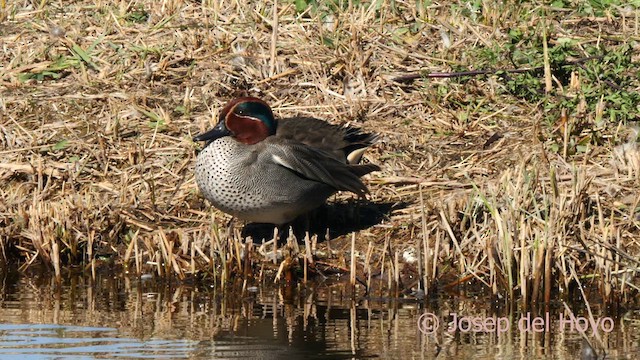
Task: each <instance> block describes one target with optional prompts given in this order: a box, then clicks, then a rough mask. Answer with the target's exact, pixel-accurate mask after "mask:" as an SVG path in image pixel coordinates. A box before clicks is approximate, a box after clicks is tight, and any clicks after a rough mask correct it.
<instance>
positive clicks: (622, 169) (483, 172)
mask: <svg viewBox="0 0 640 360" xmlns="http://www.w3.org/2000/svg"><path fill="white" fill-rule="evenodd" d="M392 3H393V4H392V5H393V6H391V5H390V4H388V3H387V2H382V3H381V4H382V7H380V8H377V5H376V4H377V3H376V2H374V3H373V4H372V5H367V4H359V5H354V4H351V3H350V2H349V4H350V5H347V4H346V3H345V6H344V8H343V9H338V10H337V11H331V10H329V9H327V8H325V7H323V6H320V7H319V9H317V10H313V9H308V10H307V11H305V12H303V13H299V12H297V11H296V8H295V6H294V4H293V3H292V2H288V1H282V2H279V5H278V7H277V10H278V11H277V13H275V12H274V11H273V8H272V6H270V5H262V4H254V5H248V4H246V3H245V2H244V1H228V2H227V1H213V0H208V1H202V2H199V1H186V0H163V1H155V2H152V1H145V0H140V1H115V2H112V1H95V2H85V1H42V2H39V1H13V2H10V3H9V2H8V3H5V2H2V3H1V4H0V5H2V6H1V8H0V11H1V12H2V13H1V14H0V18H1V19H3V20H2V22H1V23H0V33H2V38H1V40H0V41H1V45H2V47H3V50H4V51H3V52H2V54H0V57H1V60H0V64H1V65H0V89H1V91H2V92H1V95H0V116H1V117H0V153H1V154H2V157H1V158H0V178H1V180H2V182H3V186H2V188H0V227H1V229H0V239H1V241H2V258H3V259H4V260H5V262H7V263H8V264H17V265H20V266H22V268H26V267H29V266H30V265H31V264H33V263H44V264H48V265H49V266H50V267H51V268H52V269H54V270H55V272H56V273H57V274H59V276H61V275H60V274H61V273H63V272H64V271H65V269H67V268H70V267H71V266H73V265H82V266H83V267H84V269H85V270H89V269H91V270H92V271H93V272H94V274H95V271H96V268H98V269H100V266H101V264H104V263H107V264H115V265H122V266H124V268H125V269H127V270H130V271H133V272H137V273H138V274H140V273H148V272H150V271H153V272H156V273H157V274H159V275H161V276H164V275H171V276H177V277H178V278H180V279H185V278H189V277H193V276H197V277H207V276H210V277H214V278H216V281H223V282H224V281H227V280H228V279H229V278H230V276H232V275H234V274H242V275H244V276H245V277H246V278H250V277H251V276H260V277H262V276H263V275H265V274H268V273H269V272H268V271H269V270H270V271H271V272H270V274H275V273H276V271H277V273H278V275H282V274H284V275H285V278H287V279H291V278H292V277H296V276H298V275H297V274H298V273H297V270H298V269H301V268H302V265H300V264H301V262H298V261H297V259H298V257H301V258H302V257H304V258H307V259H308V260H310V261H309V262H308V264H307V262H305V263H304V264H305V265H304V269H305V274H306V269H307V265H309V266H310V267H311V268H313V269H315V270H316V271H320V270H324V271H327V270H330V269H331V270H334V271H347V270H346V269H348V268H349V266H350V265H348V263H349V261H348V260H346V259H350V256H352V254H349V253H350V248H351V239H352V237H351V236H350V235H346V236H342V237H340V238H338V239H334V240H332V241H329V242H324V241H318V244H317V249H315V248H314V251H313V253H314V255H315V260H316V261H315V262H313V261H312V260H311V259H309V256H310V254H311V251H300V249H299V248H298V245H297V243H290V244H289V245H288V246H281V247H282V248H281V249H275V248H273V247H272V246H270V245H269V244H266V245H264V246H255V247H254V248H253V250H251V249H247V248H246V246H245V241H244V240H243V239H241V238H240V236H239V229H236V230H231V229H226V227H225V226H224V224H225V223H226V222H227V221H228V217H227V216H226V215H224V214H222V213H220V212H218V211H216V210H215V209H211V208H210V207H209V206H208V204H206V203H205V202H204V200H203V199H202V198H201V196H200V195H199V194H198V191H197V187H196V185H195V182H194V178H193V164H194V157H195V153H196V150H197V148H198V146H199V145H198V144H195V143H193V142H192V141H191V138H192V136H193V135H195V134H196V133H199V132H201V131H203V130H205V129H207V128H209V127H211V126H212V125H213V124H214V123H215V122H216V118H217V112H218V110H219V109H220V107H221V105H222V104H223V103H225V102H226V101H228V100H229V99H230V98H232V97H234V96H237V95H241V94H247V93H248V94H251V95H254V96H259V97H262V98H264V99H265V100H266V101H268V102H269V103H271V104H272V106H273V108H274V111H275V113H276V114H277V115H279V116H292V115H304V116H314V117H319V118H324V119H328V120H330V121H332V122H335V123H344V122H351V123H353V124H355V125H357V126H361V127H362V128H364V129H365V130H367V131H375V132H378V133H380V134H381V138H382V141H381V142H380V143H379V144H378V145H377V146H376V147H375V148H373V149H371V151H369V152H368V153H367V155H366V158H367V159H368V160H369V161H371V162H374V163H376V164H379V165H380V166H381V167H382V168H383V170H382V171H381V172H378V173H375V174H372V175H371V176H370V177H369V178H368V183H369V185H370V188H371V196H370V200H371V202H372V203H374V204H391V205H394V206H393V207H392V210H391V211H390V213H389V214H388V216H387V217H385V219H384V221H382V222H381V223H379V224H378V225H375V226H372V227H369V228H365V229H361V230H360V231H358V233H357V234H355V248H356V251H355V252H354V253H353V258H354V259H355V261H356V262H357V263H356V264H355V265H356V266H355V268H356V272H357V273H358V278H359V279H361V280H362V282H367V283H368V284H369V286H370V289H372V290H373V291H377V290H380V291H382V293H383V294H389V293H388V292H387V291H388V290H390V289H395V291H397V293H398V294H399V293H400V291H405V292H407V291H408V289H410V288H418V287H421V288H424V289H427V291H434V290H436V289H439V288H442V286H443V285H444V286H445V289H446V288H450V287H451V286H454V285H465V284H471V285H472V287H471V288H473V289H477V288H478V287H476V285H477V286H480V289H486V291H488V292H490V293H493V294H495V295H500V296H506V297H507V298H509V299H511V300H516V299H519V300H518V301H521V303H522V304H523V305H525V306H526V305H527V304H529V303H530V302H532V301H533V302H535V301H542V300H545V301H550V300H552V299H556V298H561V297H563V298H567V299H570V298H572V296H573V295H576V296H578V295H579V294H580V292H576V291H575V289H576V287H580V286H583V285H584V286H585V287H587V288H589V289H591V290H597V292H587V297H588V298H589V300H597V299H602V300H603V301H604V302H613V301H618V302H621V303H633V302H634V301H636V302H637V298H638V297H637V295H638V292H639V290H640V276H639V273H638V272H639V270H640V260H639V258H640V240H639V239H640V230H639V225H640V221H639V219H638V205H639V202H640V195H639V193H638V191H637V189H638V186H639V185H640V149H639V148H638V143H637V142H636V138H637V134H635V130H634V129H633V128H632V127H630V126H628V125H627V124H626V123H624V122H619V121H616V120H615V119H610V118H608V117H607V115H606V114H607V112H606V107H607V106H608V104H606V103H604V102H603V103H602V104H599V106H600V107H599V108H598V109H597V111H589V110H588V109H586V108H585V107H584V106H583V107H582V108H579V110H578V111H577V112H576V113H570V114H569V115H568V116H560V115H559V114H557V115H554V114H555V113H554V112H553V111H545V110H544V105H545V104H544V103H543V102H540V101H537V102H536V101H528V100H526V99H524V98H520V97H516V96H514V95H512V94H511V93H510V92H509V91H507V89H506V85H505V82H506V80H505V78H504V77H500V76H496V75H486V76H479V77H472V78H465V79H464V80H458V79H451V78H418V79H416V80H415V81H409V82H406V81H403V82H397V81H394V79H396V78H397V77H399V76H404V75H407V74H414V73H416V72H427V73H436V72H451V71H454V70H458V69H461V68H465V69H477V67H478V64H477V59H476V58H475V57H474V56H475V54H477V53H478V52H477V51H478V50H483V49H484V50H490V49H493V51H496V53H497V54H499V55H500V54H501V53H500V49H503V46H504V44H505V43H507V42H508V37H507V35H506V33H507V31H508V29H520V30H522V31H530V30H529V29H530V28H531V27H532V24H536V23H537V21H538V20H540V19H539V18H536V16H537V15H530V16H531V17H530V18H529V19H528V20H521V18H523V16H522V14H528V13H535V12H536V11H541V9H542V8H543V7H542V5H540V4H532V5H523V7H519V8H516V7H513V6H508V5H497V4H492V3H488V2H487V3H486V4H484V7H483V8H482V10H481V13H479V14H475V13H473V11H472V13H471V15H468V14H466V11H467V10H468V9H467V8H468V7H469V5H467V4H466V3H455V4H452V5H449V4H447V5H438V4H433V5H430V6H428V7H418V6H416V5H415V3H414V2H402V1H395V2H392ZM472 10H473V9H472ZM545 11H547V12H548V14H549V16H548V18H547V20H548V21H549V22H550V23H552V26H550V27H549V28H550V29H551V32H550V34H547V35H546V36H547V37H549V41H550V42H551V43H553V41H555V39H557V38H559V37H563V38H572V39H574V40H576V41H579V42H580V43H581V44H588V43H591V42H596V41H599V42H602V46H604V47H607V46H609V47H614V46H615V45H617V44H619V43H620V41H621V40H620V39H635V40H638V27H639V25H638V15H639V14H638V11H637V10H634V9H629V8H625V9H622V10H620V13H621V14H623V15H624V16H600V17H590V18H588V17H581V16H580V15H579V14H577V13H576V12H566V11H565V12H562V11H559V12H556V13H554V12H553V10H552V9H546V10H545ZM474 14H475V15H474ZM605 15H606V14H605ZM554 16H557V17H554ZM545 44H546V43H545ZM633 46H635V50H637V45H633ZM496 49H498V50H496ZM545 49H546V50H545V55H547V53H548V52H549V51H550V50H549V49H547V48H546V47H545ZM501 56H502V55H501ZM545 59H546V57H545ZM636 60H637V59H636ZM548 63H549V62H548V61H546V64H548ZM636 71H637V69H636ZM541 76H543V77H544V78H545V79H546V80H547V86H551V87H552V89H554V90H555V91H558V92H560V91H562V92H563V94H565V96H568V97H571V96H574V97H579V96H584V95H583V94H582V88H581V86H580V82H579V80H575V81H574V80H572V83H571V84H563V83H562V80H561V79H557V78H555V77H554V76H553V74H551V73H550V70H549V67H548V66H545V70H544V71H543V73H542V74H541ZM572 76H573V75H572ZM636 85H637V82H635V83H634V85H633V86H636ZM562 86H564V87H566V89H565V88H561V87H562ZM638 90H640V89H638V87H637V86H636V87H635V88H633V89H631V91H638ZM636 106H637V104H636ZM636 111H637V108H636ZM603 114H604V115H603ZM554 116H555V117H554ZM603 118H604V121H606V123H605V124H606V125H605V126H600V124H601V122H598V121H601V120H603ZM584 123H586V124H587V125H588V126H586V127H584V126H583V124H584ZM596 124H598V126H596ZM576 129H578V130H577V132H576ZM580 129H582V130H580ZM589 132H592V133H593V132H597V133H598V136H599V138H601V139H603V141H601V142H599V143H595V144H588V145H587V149H586V150H584V151H581V152H576V151H572V148H573V147H575V146H574V145H575V144H573V143H572V142H571V141H573V140H572V139H574V138H578V139H581V138H582V137H584V134H588V133H589ZM345 197H347V198H348V195H345V196H340V197H339V199H344V198H345ZM399 204H402V206H400V205H399ZM237 227H238V226H236V228H237ZM247 246H248V245H247ZM300 246H302V245H300ZM310 246H312V245H310ZM410 253H416V254H417V255H418V256H417V258H418V259H420V261H419V263H418V262H414V261H411V260H410V259H409V256H403V254H404V255H406V254H410ZM245 254H250V256H245ZM274 254H276V255H275V256H274ZM278 254H280V255H279V256H280V257H278ZM303 254H307V255H306V256H303ZM278 258H280V259H281V260H276V261H279V263H278V264H271V261H270V260H273V259H278ZM282 259H284V260H282ZM318 260H319V261H318ZM300 272H302V270H300ZM270 276H273V275H270ZM299 277H300V278H301V277H302V276H301V275H300V276H299ZM372 278H373V280H372ZM418 279H419V280H421V281H418ZM392 294H393V293H392Z"/></svg>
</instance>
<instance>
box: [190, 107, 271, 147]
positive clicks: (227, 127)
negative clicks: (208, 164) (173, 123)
mask: <svg viewBox="0 0 640 360" xmlns="http://www.w3.org/2000/svg"><path fill="white" fill-rule="evenodd" d="M275 133H276V120H275V119H274V117H273V112H272V111H271V108H270V107H269V105H267V103H266V102H264V101H262V100H260V99H258V98H255V97H241V98H237V99H233V100H231V101H230V102H229V103H228V104H227V105H225V107H224V108H222V110H221V111H220V118H219V120H218V124H217V125H216V126H215V127H214V128H213V129H211V130H209V131H207V132H205V133H203V134H200V135H197V136H195V137H194V138H193V141H206V142H207V143H210V142H212V141H214V140H216V139H219V138H221V137H224V136H232V137H233V138H235V139H236V140H238V141H240V142H241V143H244V144H248V145H252V144H255V143H258V142H260V141H262V140H264V139H265V138H267V137H268V136H270V135H274V134H275Z"/></svg>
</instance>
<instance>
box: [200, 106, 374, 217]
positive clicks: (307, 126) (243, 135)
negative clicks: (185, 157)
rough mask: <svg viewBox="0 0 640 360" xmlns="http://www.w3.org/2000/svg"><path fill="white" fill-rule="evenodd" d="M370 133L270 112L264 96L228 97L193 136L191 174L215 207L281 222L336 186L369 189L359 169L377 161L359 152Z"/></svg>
mask: <svg viewBox="0 0 640 360" xmlns="http://www.w3.org/2000/svg"><path fill="white" fill-rule="evenodd" d="M377 139H378V135H377V134H374V133H366V132H363V131H362V130H361V129H359V128H356V127H352V126H339V125H334V124H330V123H329V122H327V121H325V120H321V119H316V118H312V117H292V118H281V119H276V118H275V117H274V115H273V111H272V110H271V107H270V106H269V105H268V104H267V103H266V102H265V101H263V100H261V99H259V98H256V97H240V98H235V99H233V100H231V101H230V102H228V103H227V104H226V105H225V106H224V107H223V108H222V110H221V111H220V115H219V119H218V123H217V125H216V126H215V127H214V128H213V129H211V130H209V131H207V132H204V133H202V134H199V135H196V136H195V137H194V138H193V141H194V142H204V143H205V144H204V147H203V148H202V150H201V151H200V152H199V153H198V155H197V156H196V165H195V180H196V183H197V185H198V188H199V189H200V192H201V193H202V195H203V196H204V198H206V199H207V200H208V201H209V202H211V204H212V205H213V206H214V207H215V208H217V209H219V210H221V211H223V212H225V213H227V214H230V215H232V216H233V217H235V218H238V219H240V220H244V221H247V222H252V223H267V224H274V225H276V226H282V225H285V224H288V223H290V222H291V221H293V220H294V219H296V218H297V217H299V216H301V215H302V214H305V213H308V212H310V211H312V210H314V209H316V208H318V207H320V206H322V205H323V204H324V203H325V202H326V201H327V199H328V198H329V197H330V196H331V195H333V194H335V193H336V192H338V191H348V192H352V193H354V194H356V195H358V196H359V197H365V196H366V194H367V193H369V190H368V189H367V187H366V185H365V184H364V183H363V182H362V179H361V177H362V176H364V175H366V174H369V173H371V172H373V171H378V170H380V167H379V166H378V165H375V164H372V163H367V164H361V163H360V160H361V158H362V156H363V153H364V151H365V150H366V149H367V148H368V147H370V146H371V145H373V144H374V143H375V142H376V141H377Z"/></svg>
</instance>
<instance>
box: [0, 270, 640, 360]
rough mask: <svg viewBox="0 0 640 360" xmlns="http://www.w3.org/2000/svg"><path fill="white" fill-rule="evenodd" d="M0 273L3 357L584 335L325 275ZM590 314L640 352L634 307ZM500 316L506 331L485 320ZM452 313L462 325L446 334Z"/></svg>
mask: <svg viewBox="0 0 640 360" xmlns="http://www.w3.org/2000/svg"><path fill="white" fill-rule="evenodd" d="M2 281H3V283H2V293H1V294H0V358H1V359H101V358H123V359H124V358H127V359H133V358H150V359H186V358H189V359H211V358H225V359H229V358H261V359H284V358H287V359H296V358H315V359H322V358H326V359H340V358H344V359H351V358H396V359H410V358H414V359H434V358H438V359H460V358H473V359H530V358H536V359H538V358H548V359H576V358H580V356H581V352H584V351H585V340H583V338H584V337H583V336H582V335H581V334H580V333H579V332H577V331H575V329H574V330H573V331H572V330H571V329H569V326H568V325H569V324H570V322H569V321H568V320H567V321H566V322H565V323H564V324H561V323H559V322H560V320H559V319H561V318H559V316H562V315H563V311H561V310H556V311H554V312H552V313H551V314H550V315H549V319H551V320H550V321H549V322H550V324H549V327H548V329H546V331H542V332H536V331H534V330H532V327H533V324H531V323H532V320H533V319H534V318H535V317H536V315H540V314H544V312H539V313H534V314H530V315H529V316H530V319H529V329H528V330H527V329H525V331H523V329H522V326H520V328H519V324H524V323H525V322H519V321H520V319H522V318H523V317H525V316H526V315H525V314H520V313H518V312H515V311H508V310H506V309H505V307H504V306H496V304H495V303H491V302H490V301H488V300H487V299H474V298H464V297H451V296H448V297H441V298H432V299H430V300H429V301H426V302H425V301H417V300H415V299H396V300H394V299H388V298H377V297H373V296H372V297H362V296H359V297H357V298H356V299H353V298H352V297H351V295H349V294H350V293H349V292H348V291H345V286H344V284H335V283H334V284H330V283H328V282H327V283H316V284H313V285H310V286H308V287H306V288H305V289H302V288H296V289H293V291H283V289H280V288H277V287H273V286H267V285H262V286H259V284H258V286H255V287H251V288H250V290H251V291H245V292H244V293H242V291H241V290H240V289H237V290H234V291H232V290H231V289H229V290H227V291H221V290H220V289H216V288H212V287H210V286H207V285H206V284H198V286H195V285H180V286H178V285H175V284H170V283H167V282H162V281H156V280H154V279H149V280H145V281H142V280H139V279H137V278H127V277H120V276H101V277H99V278H98V279H97V280H96V281H90V280H88V279H87V278H84V277H70V278H68V279H66V280H64V281H63V283H62V284H61V285H57V284H56V283H55V281H53V279H52V278H50V277H49V276H46V275H37V276H35V275H32V276H18V275H16V274H15V273H11V274H7V273H2ZM593 310H595V311H597V310H598V309H596V308H594V309H593ZM425 313H433V314H434V316H435V317H436V318H438V319H439V321H440V322H441V326H440V328H439V329H438V330H436V331H435V332H433V333H430V334H425V331H427V332H428V331H429V329H425V328H424V325H425V324H424V323H419V319H424V318H425V317H424V316H423V317H422V318H421V315H423V314H425ZM564 314H565V315H567V316H569V315H570V314H569V313H566V312H565V313H564ZM576 316H580V313H579V312H576ZM594 316H595V319H603V318H610V319H611V321H612V324H613V329H612V330H611V331H603V330H602V329H599V331H598V334H599V335H600V339H601V340H598V339H597V337H596V336H595V335H594V334H593V333H592V332H591V329H589V331H587V333H586V334H585V335H586V336H585V337H586V338H587V339H589V341H591V342H593V343H595V344H596V347H597V348H598V349H600V347H601V345H598V344H603V345H604V346H605V351H606V353H607V358H611V359H637V358H640V344H639V343H640V335H639V333H640V331H639V330H640V314H639V313H638V312H637V311H635V312H634V311H626V312H625V313H624V314H623V315H622V316H618V317H615V316H607V314H604V313H602V314H598V313H596V314H594ZM501 318H502V319H504V321H505V323H506V322H508V323H509V329H508V330H506V331H503V330H501V331H497V330H496V328H495V327H494V328H491V327H490V326H489V328H487V326H488V325H491V323H492V322H493V323H495V320H492V319H501ZM452 320H457V322H456V325H459V326H460V327H461V328H462V330H460V329H458V330H457V331H452V332H449V331H447V329H448V328H449V327H451V326H452V323H449V324H448V322H451V321H452ZM525 320H526V319H525ZM599 324H600V325H602V324H604V323H599ZM561 325H563V326H564V329H561V328H560V326H561ZM606 330H609V329H608V328H606ZM586 350H588V348H586ZM597 352H598V353H599V354H602V350H601V349H600V350H597ZM584 354H585V356H586V355H588V354H589V352H588V351H587V352H584Z"/></svg>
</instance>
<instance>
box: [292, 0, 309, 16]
mask: <svg viewBox="0 0 640 360" xmlns="http://www.w3.org/2000/svg"><path fill="white" fill-rule="evenodd" d="M295 3H296V12H298V13H301V12H303V11H305V10H307V6H309V3H307V2H306V0H295Z"/></svg>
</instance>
